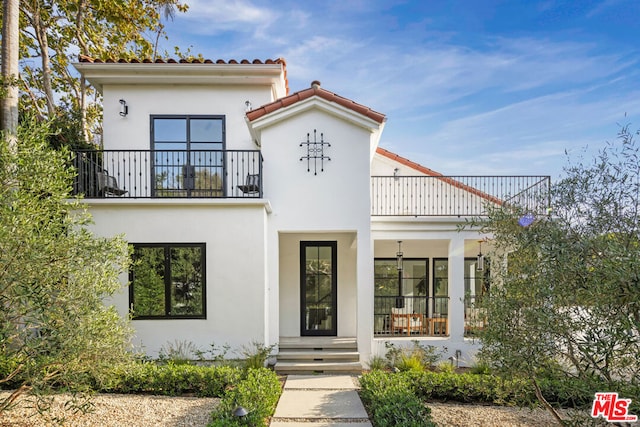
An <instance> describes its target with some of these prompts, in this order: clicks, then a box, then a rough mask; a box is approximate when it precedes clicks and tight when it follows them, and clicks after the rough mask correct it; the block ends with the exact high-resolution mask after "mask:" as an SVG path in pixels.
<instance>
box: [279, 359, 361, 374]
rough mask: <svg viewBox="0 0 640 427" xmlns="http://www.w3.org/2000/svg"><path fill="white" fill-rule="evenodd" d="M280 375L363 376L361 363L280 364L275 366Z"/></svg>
mask: <svg viewBox="0 0 640 427" xmlns="http://www.w3.org/2000/svg"><path fill="white" fill-rule="evenodd" d="M275 370H276V372H278V373H279V374H331V373H340V374H345V373H348V374H361V373H362V365H361V364H360V362H280V361H278V362H277V363H276V366H275Z"/></svg>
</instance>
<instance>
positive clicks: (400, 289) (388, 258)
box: [373, 257, 431, 298]
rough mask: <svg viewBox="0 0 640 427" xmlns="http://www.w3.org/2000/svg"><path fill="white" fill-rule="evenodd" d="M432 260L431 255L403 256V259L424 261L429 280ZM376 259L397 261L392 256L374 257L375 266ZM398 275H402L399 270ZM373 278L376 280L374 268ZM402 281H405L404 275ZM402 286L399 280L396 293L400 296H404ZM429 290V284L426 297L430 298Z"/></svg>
mask: <svg viewBox="0 0 640 427" xmlns="http://www.w3.org/2000/svg"><path fill="white" fill-rule="evenodd" d="M430 260H431V258H429V257H427V258H421V257H414V258H403V261H424V263H425V267H426V270H427V271H426V273H427V277H426V279H427V280H429V273H430V271H431V263H430V262H429V261H430ZM376 261H393V262H396V258H390V257H382V258H374V259H373V265H374V267H375V263H376ZM398 275H400V272H398ZM373 280H374V281H375V280H376V277H375V270H374V273H373ZM402 282H404V277H403V278H402ZM401 286H402V284H401V282H400V280H398V292H397V295H396V296H398V297H401V296H403V295H402V293H403V292H402V291H403V289H402V288H401ZM429 291H430V287H429V286H428V284H427V292H425V294H426V295H424V296H425V298H429V297H430V294H429ZM374 297H375V290H374ZM414 298H418V297H414Z"/></svg>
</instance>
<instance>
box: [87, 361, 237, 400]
mask: <svg viewBox="0 0 640 427" xmlns="http://www.w3.org/2000/svg"><path fill="white" fill-rule="evenodd" d="M241 377H242V370H241V369H239V368H234V367H230V366H196V365H181V364H175V363H172V362H169V363H167V364H166V365H158V364H156V363H153V362H137V363H131V364H122V365H119V366H116V367H114V368H113V369H112V370H111V372H110V375H109V379H108V380H106V381H102V382H101V383H99V384H96V385H95V388H96V389H97V390H98V391H103V392H109V393H151V394H163V395H172V396H175V395H179V394H184V393H195V394H196V395H197V396H201V397H221V396H223V395H224V392H225V390H226V389H227V388H228V387H229V386H231V385H233V384H236V383H237V382H238V381H240V379H241Z"/></svg>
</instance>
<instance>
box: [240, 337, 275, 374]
mask: <svg viewBox="0 0 640 427" xmlns="http://www.w3.org/2000/svg"><path fill="white" fill-rule="evenodd" d="M275 346H276V345H275V344H273V345H270V346H265V345H264V344H263V343H261V342H257V341H251V345H249V346H243V347H242V356H243V358H244V367H245V368H246V369H259V368H264V367H265V365H266V362H267V359H268V358H269V355H270V354H271V351H272V350H273V349H274V348H275Z"/></svg>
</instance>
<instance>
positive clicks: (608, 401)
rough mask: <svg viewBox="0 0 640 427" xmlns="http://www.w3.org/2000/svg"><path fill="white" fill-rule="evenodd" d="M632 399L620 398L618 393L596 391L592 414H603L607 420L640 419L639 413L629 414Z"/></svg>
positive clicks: (595, 415) (594, 415) (596, 416)
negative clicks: (639, 417)
mask: <svg viewBox="0 0 640 427" xmlns="http://www.w3.org/2000/svg"><path fill="white" fill-rule="evenodd" d="M630 404H631V399H619V398H618V393H596V397H595V399H594V400H593V406H592V407H591V416H592V417H593V418H598V417H599V416H602V417H603V418H604V419H605V420H606V421H608V422H610V423H612V422H616V421H629V422H635V421H638V416H637V415H631V414H629V405H630Z"/></svg>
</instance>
